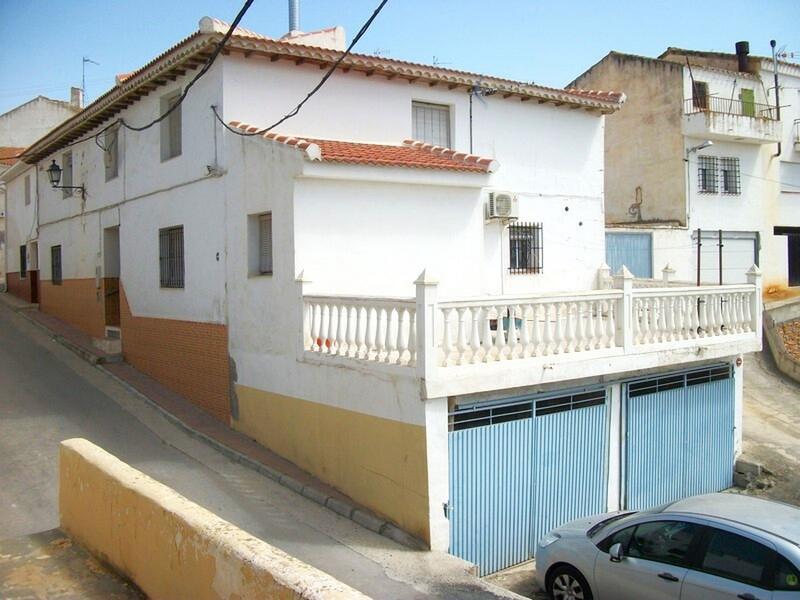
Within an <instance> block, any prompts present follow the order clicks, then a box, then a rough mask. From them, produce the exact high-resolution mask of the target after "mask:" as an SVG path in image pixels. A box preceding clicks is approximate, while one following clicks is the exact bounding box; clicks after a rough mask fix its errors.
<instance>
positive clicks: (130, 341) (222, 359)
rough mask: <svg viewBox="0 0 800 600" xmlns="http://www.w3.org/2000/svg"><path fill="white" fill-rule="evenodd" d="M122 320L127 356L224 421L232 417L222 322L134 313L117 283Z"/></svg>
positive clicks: (129, 359) (130, 361)
mask: <svg viewBox="0 0 800 600" xmlns="http://www.w3.org/2000/svg"><path fill="white" fill-rule="evenodd" d="M120 326H121V330H122V354H123V356H124V358H125V360H126V361H127V362H129V363H130V364H132V365H133V366H134V367H136V368H137V369H139V370H140V371H142V372H143V373H146V374H147V375H149V376H150V377H152V378H153V379H156V380H157V381H159V382H160V383H161V384H163V385H165V386H166V387H168V388H170V389H171V390H173V391H175V392H177V393H178V394H180V395H182V396H184V397H185V398H187V399H188V400H190V401H191V402H192V403H194V404H196V405H197V406H199V407H200V408H202V409H203V410H205V411H206V412H208V413H209V414H211V415H212V416H214V417H216V418H217V419H219V420H220V421H222V422H223V423H225V424H229V423H230V418H231V413H230V388H229V386H230V382H229V368H228V328H227V327H226V326H225V325H220V324H217V323H199V322H196V321H179V320H176V319H158V318H152V317H137V316H134V315H133V314H131V309H130V306H129V305H128V299H127V298H126V297H125V290H124V288H123V286H122V285H120Z"/></svg>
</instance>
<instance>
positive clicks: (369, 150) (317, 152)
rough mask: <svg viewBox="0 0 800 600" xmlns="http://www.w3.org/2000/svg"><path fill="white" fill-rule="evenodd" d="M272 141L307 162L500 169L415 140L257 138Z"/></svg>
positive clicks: (247, 127)
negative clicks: (303, 156) (298, 151)
mask: <svg viewBox="0 0 800 600" xmlns="http://www.w3.org/2000/svg"><path fill="white" fill-rule="evenodd" d="M230 126H231V127H234V128H237V129H241V130H242V131H247V132H250V133H252V132H254V131H258V129H259V128H258V127H255V126H253V125H249V124H247V123H242V122H240V121H231V123H230ZM261 137H263V138H265V139H268V140H272V141H274V142H278V143H282V144H286V145H289V146H295V147H296V148H298V149H301V150H304V151H305V154H306V156H307V157H308V158H309V160H320V161H322V162H335V163H349V164H361V165H373V166H386V167H409V168H416V169H441V170H447V171H466V172H473V173H494V172H495V171H497V169H498V168H499V167H500V165H499V163H498V162H497V161H496V160H494V159H491V158H485V157H481V156H475V155H472V154H467V153H465V152H457V151H456V150H451V149H449V148H443V147H441V146H432V145H431V144H425V143H424V142H419V141H416V140H404V141H403V143H402V144H401V145H391V144H368V143H364V142H352V141H346V140H322V139H316V138H305V137H293V136H288V135H281V134H277V133H271V132H270V133H265V134H263V136H261Z"/></svg>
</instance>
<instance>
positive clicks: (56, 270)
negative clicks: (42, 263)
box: [50, 246, 61, 285]
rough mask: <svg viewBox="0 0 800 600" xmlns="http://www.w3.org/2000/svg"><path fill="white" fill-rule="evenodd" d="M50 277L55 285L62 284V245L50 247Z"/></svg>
mask: <svg viewBox="0 0 800 600" xmlns="http://www.w3.org/2000/svg"><path fill="white" fill-rule="evenodd" d="M50 279H51V281H52V283H53V285H61V246H51V247H50Z"/></svg>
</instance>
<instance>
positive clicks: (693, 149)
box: [686, 140, 714, 160]
mask: <svg viewBox="0 0 800 600" xmlns="http://www.w3.org/2000/svg"><path fill="white" fill-rule="evenodd" d="M713 145H714V142H712V141H711V140H706V141H705V142H703V143H702V144H697V146H692V147H691V148H689V149H688V150H687V151H686V160H689V155H690V154H691V153H692V152H697V151H698V150H702V149H704V148H708V147H709V146H713Z"/></svg>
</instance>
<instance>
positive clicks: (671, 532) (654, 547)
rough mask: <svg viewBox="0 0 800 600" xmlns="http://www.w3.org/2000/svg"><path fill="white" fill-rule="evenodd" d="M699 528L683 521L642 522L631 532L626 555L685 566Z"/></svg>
mask: <svg viewBox="0 0 800 600" xmlns="http://www.w3.org/2000/svg"><path fill="white" fill-rule="evenodd" d="M699 529H700V528H699V526H697V525H695V524H693V523H686V522H684V521H653V522H652V523H642V524H641V525H639V526H638V527H637V528H636V531H635V532H634V533H633V537H632V538H631V541H630V545H629V546H628V556H631V557H632V558H643V559H645V560H652V561H655V562H660V563H667V564H670V565H678V566H686V565H687V564H688V562H689V549H690V548H691V546H692V542H693V541H694V538H695V535H696V534H697V532H698V530H699Z"/></svg>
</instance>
